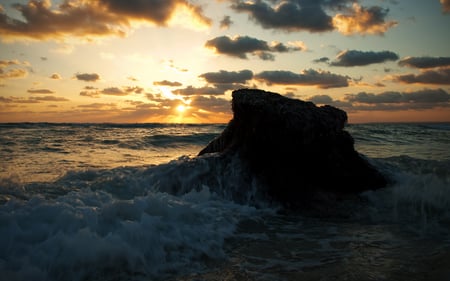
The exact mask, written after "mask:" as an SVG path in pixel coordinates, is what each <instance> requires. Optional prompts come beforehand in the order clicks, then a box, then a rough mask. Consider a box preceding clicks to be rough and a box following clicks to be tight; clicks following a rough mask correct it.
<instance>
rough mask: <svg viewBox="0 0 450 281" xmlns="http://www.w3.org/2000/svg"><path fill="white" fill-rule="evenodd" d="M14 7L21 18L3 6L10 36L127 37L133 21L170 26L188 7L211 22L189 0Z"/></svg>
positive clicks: (0, 27)
mask: <svg viewBox="0 0 450 281" xmlns="http://www.w3.org/2000/svg"><path fill="white" fill-rule="evenodd" d="M12 7H13V8H14V9H15V10H16V11H17V12H18V13H20V16H21V17H20V18H14V17H11V16H9V15H7V14H6V13H5V11H4V10H2V9H0V32H1V33H2V35H3V36H5V37H9V38H32V39H38V40H44V39H51V38H52V39H59V38H64V37H65V36H76V37H90V36H105V35H114V36H124V35H125V34H126V30H128V29H129V27H130V26H131V23H132V21H141V22H142V21H146V22H151V23H154V24H156V25H161V26H164V25H167V24H168V21H169V20H170V19H171V18H172V17H173V16H174V13H175V11H176V10H177V9H178V8H185V9H187V10H188V11H189V12H190V14H191V16H192V17H193V18H195V19H196V20H197V21H199V22H201V23H202V24H204V25H211V20H210V19H208V18H207V17H205V16H204V15H203V11H202V8H201V7H200V6H198V5H194V4H191V3H190V2H189V1H187V0H166V1H161V0H146V1H142V0H128V1H122V0H100V1H99V0H65V1H63V2H62V4H60V5H58V6H56V5H55V6H52V3H51V1H38V0H29V1H28V3H26V4H22V3H17V4H13V5H12Z"/></svg>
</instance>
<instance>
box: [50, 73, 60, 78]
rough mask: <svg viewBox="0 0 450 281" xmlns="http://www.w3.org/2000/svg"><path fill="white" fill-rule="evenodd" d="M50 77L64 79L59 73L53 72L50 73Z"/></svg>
mask: <svg viewBox="0 0 450 281" xmlns="http://www.w3.org/2000/svg"><path fill="white" fill-rule="evenodd" d="M50 79H55V80H60V79H62V77H61V75H59V74H58V73H53V74H52V75H50Z"/></svg>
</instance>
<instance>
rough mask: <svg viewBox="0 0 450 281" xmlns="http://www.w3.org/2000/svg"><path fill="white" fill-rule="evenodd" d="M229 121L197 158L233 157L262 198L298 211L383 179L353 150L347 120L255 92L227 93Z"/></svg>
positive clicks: (328, 109)
mask: <svg viewBox="0 0 450 281" xmlns="http://www.w3.org/2000/svg"><path fill="white" fill-rule="evenodd" d="M232 109H233V113H234V116H233V119H232V120H231V121H230V122H229V124H228V126H227V127H226V128H225V130H224V131H223V132H222V134H221V135H220V136H219V137H217V138H216V139H214V140H213V141H211V142H210V143H209V144H208V145H207V146H206V147H205V148H204V149H203V150H202V151H201V152H200V153H199V155H202V154H205V153H211V152H220V153H222V154H223V155H230V154H234V153H238V155H239V157H240V158H241V160H242V161H243V162H244V163H245V164H246V165H248V167H249V169H250V171H251V172H252V174H253V175H254V176H256V177H257V179H258V180H259V181H260V182H262V183H264V184H265V186H267V193H268V195H269V196H270V197H271V198H273V199H275V200H277V201H280V202H282V203H284V204H285V205H287V206H294V207H296V206H301V205H303V204H304V203H305V202H307V201H309V200H311V198H313V197H314V196H315V195H314V194H317V192H326V193H333V194H338V195H342V194H352V193H358V192H361V191H365V190H368V189H376V188H380V187H384V186H385V185H386V184H387V181H386V179H385V178H384V176H383V175H382V174H380V173H379V172H378V171H377V170H376V169H375V168H374V167H373V166H372V165H370V164H369V163H368V162H367V161H366V160H365V159H364V158H363V157H362V156H361V155H360V154H359V153H358V152H356V151H355V149H354V141H353V138H352V137H351V135H350V134H349V133H348V132H346V131H345V130H344V126H345V124H346V122H347V114H346V113H345V112H344V111H342V110H340V109H337V108H335V107H332V106H328V105H326V106H321V107H317V106H316V105H314V104H313V103H311V102H305V101H301V100H296V99H290V98H287V97H283V96H281V95H279V94H276V93H271V92H265V91H261V90H252V89H241V90H237V91H234V92H233V100H232Z"/></svg>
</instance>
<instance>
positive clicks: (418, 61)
mask: <svg viewBox="0 0 450 281" xmlns="http://www.w3.org/2000/svg"><path fill="white" fill-rule="evenodd" d="M398 64H399V65H400V66H409V67H414V68H434V67H442V66H450V57H406V58H403V59H401V60H400V61H399V62H398Z"/></svg>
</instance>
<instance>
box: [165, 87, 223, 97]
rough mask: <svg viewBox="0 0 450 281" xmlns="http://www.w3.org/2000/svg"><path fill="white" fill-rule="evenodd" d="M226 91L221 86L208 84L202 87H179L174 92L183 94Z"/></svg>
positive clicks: (221, 92) (210, 93)
mask: <svg viewBox="0 0 450 281" xmlns="http://www.w3.org/2000/svg"><path fill="white" fill-rule="evenodd" d="M224 93H225V91H224V90H223V89H222V88H220V87H208V86H205V87H200V88H196V87H193V86H188V87H186V88H184V89H177V90H175V91H174V94H176V95H182V96H197V95H223V94H224Z"/></svg>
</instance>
